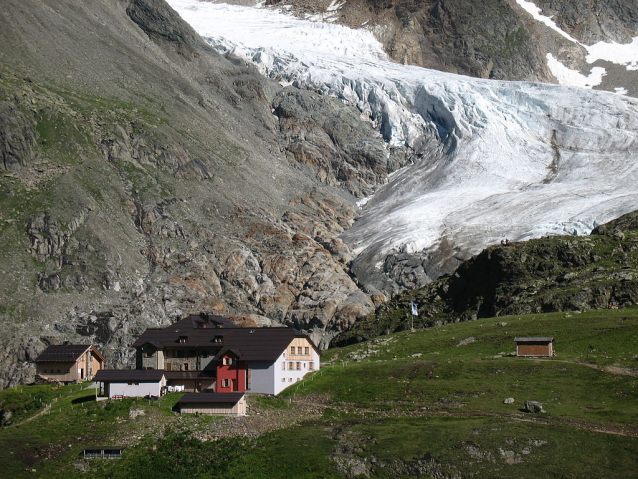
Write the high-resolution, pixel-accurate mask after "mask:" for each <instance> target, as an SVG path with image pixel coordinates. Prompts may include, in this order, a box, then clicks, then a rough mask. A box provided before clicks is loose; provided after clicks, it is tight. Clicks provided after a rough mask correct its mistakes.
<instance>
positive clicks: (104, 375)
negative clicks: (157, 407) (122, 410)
mask: <svg viewBox="0 0 638 479" xmlns="http://www.w3.org/2000/svg"><path fill="white" fill-rule="evenodd" d="M94 381H95V382H99V383H101V384H100V395H101V396H107V397H108V398H109V399H119V398H125V397H146V396H156V397H159V396H160V395H161V394H162V388H163V387H164V386H166V376H165V374H164V371H142V370H137V369H136V370H115V369H103V370H102V371H99V372H98V373H97V374H96V375H95V378H94Z"/></svg>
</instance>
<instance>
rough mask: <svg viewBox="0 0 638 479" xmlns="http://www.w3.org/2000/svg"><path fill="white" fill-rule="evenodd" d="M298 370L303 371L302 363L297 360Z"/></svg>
mask: <svg viewBox="0 0 638 479" xmlns="http://www.w3.org/2000/svg"><path fill="white" fill-rule="evenodd" d="M297 371H301V363H300V362H299V361H297Z"/></svg>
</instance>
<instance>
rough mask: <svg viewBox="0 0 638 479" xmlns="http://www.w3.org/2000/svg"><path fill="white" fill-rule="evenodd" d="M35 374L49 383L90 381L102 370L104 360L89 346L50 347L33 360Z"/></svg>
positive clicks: (63, 345) (66, 345)
mask: <svg viewBox="0 0 638 479" xmlns="http://www.w3.org/2000/svg"><path fill="white" fill-rule="evenodd" d="M35 363H36V374H37V375H38V376H40V377H42V378H44V379H47V380H50V381H59V382H63V383H70V382H75V381H84V380H90V379H91V378H92V377H93V375H94V374H95V373H97V372H98V371H100V370H102V369H104V364H105V363H106V358H105V357H104V356H102V354H100V352H99V351H98V350H97V349H95V347H94V346H91V345H90V344H68V343H66V344H61V345H51V346H49V347H48V348H46V349H45V350H44V351H42V353H41V354H40V355H39V356H38V357H37V358H36V359H35Z"/></svg>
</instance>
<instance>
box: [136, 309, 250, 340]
mask: <svg viewBox="0 0 638 479" xmlns="http://www.w3.org/2000/svg"><path fill="white" fill-rule="evenodd" d="M236 328H239V326H237V325H236V324H235V323H233V322H232V321H231V320H230V319H228V318H225V317H223V316H213V315H210V314H200V315H195V314H191V315H190V316H186V317H185V318H183V319H180V320H179V321H177V322H176V323H173V324H171V325H170V326H167V327H165V328H152V329H147V330H146V331H144V333H143V334H142V335H141V336H140V337H139V338H137V341H135V342H134V343H133V347H134V348H139V347H142V346H144V345H145V344H151V345H153V346H155V347H156V348H165V347H170V346H179V347H181V348H201V347H209V346H212V345H214V344H219V343H214V342H213V340H214V338H215V336H223V335H224V334H226V333H227V332H228V331H230V330H233V329H236ZM184 336H186V338H187V342H185V343H180V337H184Z"/></svg>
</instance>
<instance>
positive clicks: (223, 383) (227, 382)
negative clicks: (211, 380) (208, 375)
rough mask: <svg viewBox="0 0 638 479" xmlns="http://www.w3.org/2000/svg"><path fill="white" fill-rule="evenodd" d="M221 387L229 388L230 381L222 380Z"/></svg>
mask: <svg viewBox="0 0 638 479" xmlns="http://www.w3.org/2000/svg"><path fill="white" fill-rule="evenodd" d="M222 387H223V388H229V387H230V379H222Z"/></svg>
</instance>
